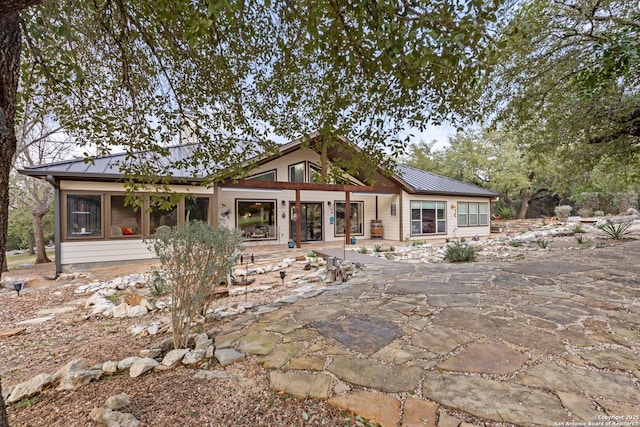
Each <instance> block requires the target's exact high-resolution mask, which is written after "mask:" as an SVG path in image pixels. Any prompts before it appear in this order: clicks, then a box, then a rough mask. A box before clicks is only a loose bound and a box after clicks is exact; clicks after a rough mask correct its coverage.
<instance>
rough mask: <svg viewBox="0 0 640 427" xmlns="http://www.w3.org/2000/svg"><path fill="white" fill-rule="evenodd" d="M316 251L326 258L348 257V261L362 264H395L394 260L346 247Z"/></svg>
mask: <svg viewBox="0 0 640 427" xmlns="http://www.w3.org/2000/svg"><path fill="white" fill-rule="evenodd" d="M314 252H315V253H317V254H318V255H319V256H321V257H323V258H324V259H327V258H328V257H334V258H337V259H342V260H344V259H346V260H347V261H351V262H358V263H360V264H364V265H367V264H377V265H389V264H395V262H394V261H390V260H388V259H386V258H379V257H373V256H370V255H367V254H362V253H360V252H355V251H350V250H349V251H347V250H344V249H338V248H323V249H318V250H314Z"/></svg>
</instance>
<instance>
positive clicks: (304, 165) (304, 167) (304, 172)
mask: <svg viewBox="0 0 640 427" xmlns="http://www.w3.org/2000/svg"><path fill="white" fill-rule="evenodd" d="M299 165H302V181H293V180H291V170H292V168H294V167H296V166H299ZM287 171H288V174H287V179H288V182H307V162H306V161H305V160H303V161H301V162H297V163H292V164H290V165H289V166H288V167H287Z"/></svg>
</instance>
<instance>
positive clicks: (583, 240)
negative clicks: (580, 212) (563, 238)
mask: <svg viewBox="0 0 640 427" xmlns="http://www.w3.org/2000/svg"><path fill="white" fill-rule="evenodd" d="M576 241H577V242H578V244H580V245H582V244H585V243H589V240H588V239H587V238H586V237H584V236H583V235H582V234H577V235H576Z"/></svg>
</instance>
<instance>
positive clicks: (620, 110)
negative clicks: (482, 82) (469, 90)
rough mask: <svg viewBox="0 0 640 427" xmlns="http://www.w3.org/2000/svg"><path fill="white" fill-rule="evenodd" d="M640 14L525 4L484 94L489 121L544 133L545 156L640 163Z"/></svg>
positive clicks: (538, 0)
mask: <svg viewBox="0 0 640 427" xmlns="http://www.w3.org/2000/svg"><path fill="white" fill-rule="evenodd" d="M639 12H640V11H639V9H638V4H637V2H628V1H625V0H604V1H601V0H568V1H558V0H528V1H525V2H523V3H522V4H521V7H520V8H519V9H518V10H517V11H516V12H515V13H514V14H513V16H512V17H511V19H509V20H507V21H506V24H505V25H504V27H503V28H502V30H501V32H500V37H499V42H498V43H496V45H495V47H496V49H495V51H494V54H493V58H494V59H493V61H495V63H496V64H497V65H496V68H495V70H494V72H493V73H491V74H490V75H488V80H487V81H486V83H487V85H486V86H485V87H484V89H483V90H482V91H483V94H484V98H483V99H484V101H485V103H486V105H487V106H488V108H487V110H486V111H485V113H486V115H487V117H490V118H492V119H493V121H494V123H495V124H496V126H497V127H498V128H499V127H500V126H502V127H507V128H509V129H511V130H518V131H525V132H527V133H532V132H537V133H538V134H539V137H538V138H537V143H536V145H534V146H533V147H532V148H534V149H535V150H537V151H545V150H546V151H548V152H553V151H554V150H556V147H557V146H558V145H565V146H567V147H568V146H571V145H575V144H581V145H584V146H586V147H585V148H584V149H582V150H577V151H578V152H579V154H580V155H585V156H586V157H585V160H587V161H589V162H591V165H593V164H596V163H598V161H599V158H600V157H602V156H609V157H612V156H613V157H615V158H617V159H618V160H619V161H621V162H623V163H624V162H626V161H628V160H629V159H630V158H632V157H635V156H634V153H637V151H638V142H639V141H640V37H639V35H640V13H639ZM587 147H588V148H587ZM570 151H573V152H576V150H574V149H573V148H570Z"/></svg>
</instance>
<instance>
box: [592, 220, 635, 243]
mask: <svg viewBox="0 0 640 427" xmlns="http://www.w3.org/2000/svg"><path fill="white" fill-rule="evenodd" d="M631 224H633V221H626V222H607V223H606V224H602V225H601V226H600V227H598V228H600V230H602V231H603V232H604V233H605V234H606V235H607V236H609V237H611V238H612V239H614V240H620V239H622V238H623V237H624V236H626V235H627V234H629V227H631Z"/></svg>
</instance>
